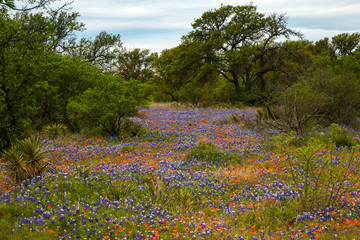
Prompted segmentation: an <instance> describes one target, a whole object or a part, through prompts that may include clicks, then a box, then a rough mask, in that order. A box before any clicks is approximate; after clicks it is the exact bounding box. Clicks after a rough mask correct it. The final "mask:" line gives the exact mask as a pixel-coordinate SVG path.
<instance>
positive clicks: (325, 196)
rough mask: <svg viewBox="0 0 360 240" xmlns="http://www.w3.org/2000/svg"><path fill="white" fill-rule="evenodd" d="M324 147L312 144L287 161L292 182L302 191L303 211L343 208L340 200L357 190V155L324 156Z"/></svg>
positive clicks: (358, 163)
mask: <svg viewBox="0 0 360 240" xmlns="http://www.w3.org/2000/svg"><path fill="white" fill-rule="evenodd" d="M321 148H322V146H321V145H317V144H316V142H311V143H310V144H308V146H304V147H302V148H299V149H298V150H297V151H296V152H295V154H294V155H293V156H288V158H287V169H288V171H289V172H290V175H291V179H292V182H293V184H294V185H295V187H296V188H297V189H299V201H300V205H301V207H300V209H299V210H300V212H310V211H312V210H313V209H314V208H316V209H325V208H327V207H330V206H332V207H335V206H338V205H340V201H339V200H340V199H341V198H342V197H343V196H345V195H346V194H348V193H349V192H351V191H353V190H354V189H355V188H356V184H357V183H358V181H359V177H357V176H355V177H354V175H353V174H354V173H355V172H356V171H358V170H359V167H360V162H359V161H358V160H356V159H355V157H354V154H348V153H343V154H342V155H340V156H336V155H333V154H330V155H329V156H324V157H321V154H319V150H320V149H321ZM339 165H340V166H342V167H340V168H339V167H338V166H339Z"/></svg>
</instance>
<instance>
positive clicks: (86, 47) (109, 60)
mask: <svg viewBox="0 0 360 240" xmlns="http://www.w3.org/2000/svg"><path fill="white" fill-rule="evenodd" d="M62 48H63V49H64V50H65V52H66V53H67V54H69V55H70V56H72V57H79V58H81V59H84V60H86V61H88V62H89V63H90V64H91V65H95V66H97V67H99V68H100V69H102V70H103V71H106V72H109V71H115V69H113V68H114V66H115V63H116V60H117V58H118V55H119V53H120V51H121V49H122V42H121V40H120V35H119V34H116V35H115V34H111V33H107V32H106V31H102V32H100V33H99V34H98V35H97V36H96V37H95V39H91V38H82V39H80V41H77V40H76V39H75V38H72V39H70V40H69V41H68V42H67V43H66V44H64V45H63V46H62Z"/></svg>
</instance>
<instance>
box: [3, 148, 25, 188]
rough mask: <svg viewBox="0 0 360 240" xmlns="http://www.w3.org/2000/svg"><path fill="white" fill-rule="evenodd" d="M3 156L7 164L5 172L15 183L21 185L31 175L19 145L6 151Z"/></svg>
mask: <svg viewBox="0 0 360 240" xmlns="http://www.w3.org/2000/svg"><path fill="white" fill-rule="evenodd" d="M2 156H3V160H4V162H5V163H6V167H5V171H6V173H7V175H8V176H9V177H10V179H12V180H13V181H14V182H15V183H20V182H22V181H23V180H25V179H27V178H28V177H29V175H30V173H29V172H28V169H27V162H26V160H25V158H24V153H23V152H22V151H21V150H19V147H18V146H17V145H12V146H11V147H10V148H9V149H6V150H4V152H3V154H2Z"/></svg>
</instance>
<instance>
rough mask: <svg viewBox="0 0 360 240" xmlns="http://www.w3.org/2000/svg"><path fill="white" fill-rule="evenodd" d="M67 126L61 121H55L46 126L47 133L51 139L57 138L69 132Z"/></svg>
mask: <svg viewBox="0 0 360 240" xmlns="http://www.w3.org/2000/svg"><path fill="white" fill-rule="evenodd" d="M67 130H68V129H67V127H66V125H64V124H61V123H54V124H50V125H47V126H46V127H45V135H46V136H47V137H48V138H50V139H56V138H58V137H61V136H64V135H65V134H66V132H67Z"/></svg>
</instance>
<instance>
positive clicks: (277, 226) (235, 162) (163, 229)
mask: <svg viewBox="0 0 360 240" xmlns="http://www.w3.org/2000/svg"><path fill="white" fill-rule="evenodd" d="M256 114H257V110H256V109H254V108H244V109H210V108H184V107H178V108H177V107H172V108H169V107H156V108H155V107H152V108H148V109H142V110H141V114H140V117H139V118H136V119H134V121H136V122H137V123H139V124H141V125H142V126H143V127H144V128H145V129H146V132H147V133H146V134H143V135H140V136H137V137H134V138H128V139H120V138H103V139H101V138H80V137H78V136H72V135H67V136H65V137H60V138H58V139H56V140H49V139H46V137H45V136H43V137H42V138H43V140H44V141H46V142H47V148H46V151H47V152H48V153H49V160H50V161H51V162H52V164H53V165H54V166H55V167H56V168H55V170H54V171H53V173H52V174H51V175H49V176H46V177H37V178H34V179H32V180H27V181H24V182H23V183H22V184H21V185H20V186H17V187H16V188H13V189H11V188H10V187H9V186H8V185H7V181H6V179H5V177H4V176H2V179H3V180H2V182H1V184H2V185H1V199H0V239H133V240H134V239H138V240H140V239H217V240H220V239H360V238H359V237H358V236H360V222H359V220H358V219H359V213H360V197H359V194H360V191H359V185H358V177H359V176H360V174H359V172H358V171H359V168H358V166H359V164H358V162H359V160H360V158H359V150H358V148H357V147H354V148H353V149H349V148H336V147H334V146H333V145H332V142H331V141H330V140H329V139H330V137H328V136H329V133H328V131H330V130H329V129H320V128H319V129H314V130H313V131H312V133H311V134H312V135H311V136H312V138H307V140H301V139H300V138H299V137H296V136H294V135H291V134H287V135H283V134H280V133H279V132H277V131H275V130H273V129H268V128H265V127H259V126H258V125H259V123H258V120H257V119H256ZM347 131H348V132H349V134H352V135H353V136H354V138H357V137H358V136H359V133H358V132H355V131H352V130H350V129H347ZM302 141H303V142H302ZM1 166H2V168H3V167H4V164H2V165H1Z"/></svg>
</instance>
